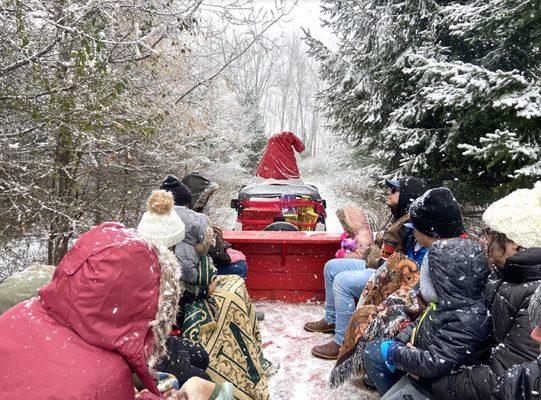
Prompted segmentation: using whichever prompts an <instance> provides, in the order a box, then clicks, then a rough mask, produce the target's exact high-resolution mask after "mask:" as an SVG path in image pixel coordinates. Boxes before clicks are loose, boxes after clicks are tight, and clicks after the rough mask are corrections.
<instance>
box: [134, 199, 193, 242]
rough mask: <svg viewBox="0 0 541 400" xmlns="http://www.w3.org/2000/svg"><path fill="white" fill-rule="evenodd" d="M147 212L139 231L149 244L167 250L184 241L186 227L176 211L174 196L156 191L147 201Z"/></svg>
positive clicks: (138, 228)
mask: <svg viewBox="0 0 541 400" xmlns="http://www.w3.org/2000/svg"><path fill="white" fill-rule="evenodd" d="M147 210H148V211H146V212H145V213H144V214H143V217H142V218H141V221H140V222H139V226H138V227H137V231H138V232H139V234H140V235H141V236H142V237H143V238H144V239H146V240H147V241H148V242H150V243H151V244H153V245H155V246H164V247H166V248H169V247H173V246H176V245H177V244H179V243H180V242H182V241H183V240H184V235H185V227H184V223H183V222H182V219H180V217H179V216H178V214H177V213H176V212H175V210H174V200H173V195H172V194H171V193H169V192H167V191H165V190H155V191H153V192H152V194H151V195H150V197H149V198H148V200H147Z"/></svg>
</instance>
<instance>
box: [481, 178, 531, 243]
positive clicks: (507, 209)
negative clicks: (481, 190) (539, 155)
mask: <svg viewBox="0 0 541 400" xmlns="http://www.w3.org/2000/svg"><path fill="white" fill-rule="evenodd" d="M483 222H484V223H485V224H486V225H487V226H488V227H489V228H490V229H491V230H493V231H496V232H500V233H504V234H505V235H506V236H507V237H508V238H509V239H511V240H512V241H513V242H515V243H516V244H518V245H519V246H522V247H525V248H531V247H541V181H538V182H537V183H536V184H535V186H534V187H533V188H532V189H518V190H515V191H514V192H512V193H510V194H509V195H507V196H505V197H504V198H501V199H500V200H498V201H495V202H494V203H492V204H491V205H490V206H489V207H488V208H487V209H486V211H485V212H484V213H483Z"/></svg>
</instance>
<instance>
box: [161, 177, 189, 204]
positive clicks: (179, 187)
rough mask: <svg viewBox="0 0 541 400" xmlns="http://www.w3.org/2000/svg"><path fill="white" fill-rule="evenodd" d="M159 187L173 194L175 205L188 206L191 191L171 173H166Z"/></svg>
mask: <svg viewBox="0 0 541 400" xmlns="http://www.w3.org/2000/svg"><path fill="white" fill-rule="evenodd" d="M160 189H162V190H167V191H168V192H171V193H172V194H173V198H174V199H175V206H190V205H191V203H192V192H191V191H190V189H189V188H188V186H186V185H185V184H184V183H182V182H181V181H179V180H178V179H177V178H176V177H174V176H173V175H168V176H167V178H165V179H164V180H163V182H162V184H161V185H160Z"/></svg>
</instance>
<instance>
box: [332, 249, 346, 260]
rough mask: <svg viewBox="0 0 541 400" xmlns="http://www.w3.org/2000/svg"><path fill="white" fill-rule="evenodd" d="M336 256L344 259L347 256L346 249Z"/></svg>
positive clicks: (339, 251)
mask: <svg viewBox="0 0 541 400" xmlns="http://www.w3.org/2000/svg"><path fill="white" fill-rule="evenodd" d="M334 256H335V257H336V258H344V257H345V256H346V251H345V250H344V249H340V250H338V251H337V252H336V254H335V255H334Z"/></svg>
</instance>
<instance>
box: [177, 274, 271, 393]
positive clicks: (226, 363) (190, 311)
mask: <svg viewBox="0 0 541 400" xmlns="http://www.w3.org/2000/svg"><path fill="white" fill-rule="evenodd" d="M216 279H217V287H216V290H215V291H214V293H213V294H212V295H211V296H210V297H209V298H208V299H206V300H199V301H195V302H192V303H188V304H185V305H184V315H185V320H184V326H183V331H184V334H183V336H184V337H185V338H186V339H188V340H190V341H192V342H194V343H199V344H200V345H201V346H203V347H204V348H205V350H206V351H207V352H208V354H209V358H210V364H209V367H208V369H207V373H208V374H209V375H210V377H211V378H212V379H213V380H214V381H215V382H220V383H221V382H224V381H228V382H231V383H233V385H235V399H237V400H250V399H252V400H269V399H270V395H269V389H268V380H267V375H268V374H269V373H270V372H271V369H272V364H271V363H270V362H269V361H267V360H266V359H265V358H264V357H263V352H262V351H261V341H260V335H259V325H258V323H257V319H256V317H255V311H254V309H253V306H252V302H251V300H250V297H249V296H248V292H247V290H246V285H245V283H244V279H242V278H241V277H240V276H237V275H222V276H218V277H217V278H216Z"/></svg>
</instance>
